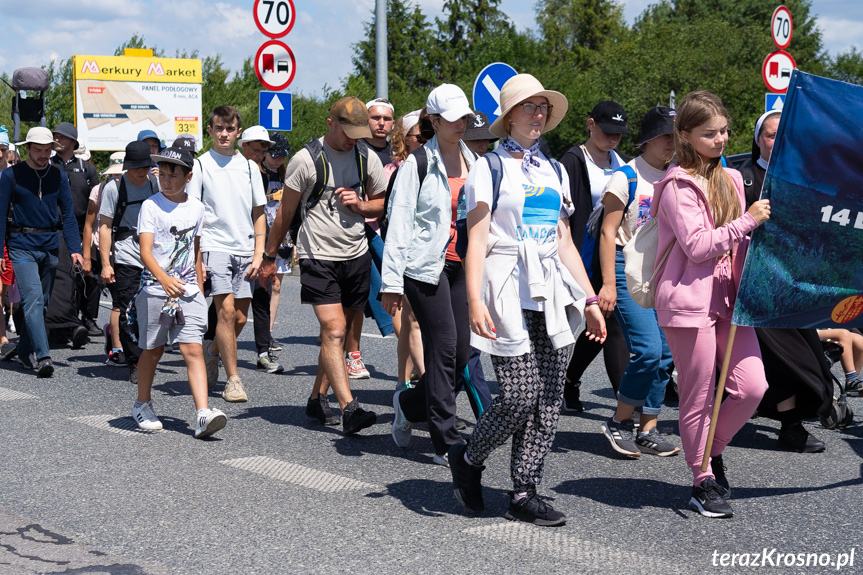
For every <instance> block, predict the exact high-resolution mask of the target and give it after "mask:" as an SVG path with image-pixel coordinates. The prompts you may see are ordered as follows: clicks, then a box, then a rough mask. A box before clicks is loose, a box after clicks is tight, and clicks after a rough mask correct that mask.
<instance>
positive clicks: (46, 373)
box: [36, 357, 54, 378]
mask: <svg viewBox="0 0 863 575" xmlns="http://www.w3.org/2000/svg"><path fill="white" fill-rule="evenodd" d="M52 375H54V362H53V361H51V358H50V357H43V358H42V359H40V360H39V361H38V362H36V377H40V378H43V377H51V376H52Z"/></svg>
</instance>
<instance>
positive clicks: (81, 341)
mask: <svg viewBox="0 0 863 575" xmlns="http://www.w3.org/2000/svg"><path fill="white" fill-rule="evenodd" d="M88 339H90V334H89V333H88V332H87V328H86V327H84V326H83V325H79V326H78V327H76V328H75V329H74V330H72V349H81V348H82V347H84V345H85V344H86V343H87V340H88Z"/></svg>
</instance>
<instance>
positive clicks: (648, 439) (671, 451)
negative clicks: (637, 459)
mask: <svg viewBox="0 0 863 575" xmlns="http://www.w3.org/2000/svg"><path fill="white" fill-rule="evenodd" d="M635 444H636V445H637V446H638V449H639V450H641V452H642V453H648V454H650V455H658V456H659V457H668V456H670V455H677V453H679V452H680V448H679V447H677V446H675V445H674V444H673V443H671V442H670V441H668V440H666V439H665V437H663V435H662V434H661V433H659V430H658V429H656V428H655V427H654V428H652V429H651V430H650V431H648V432H647V433H643V434H642V433H639V434H638V435H637V436H636V438H635Z"/></svg>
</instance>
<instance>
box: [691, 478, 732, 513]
mask: <svg viewBox="0 0 863 575" xmlns="http://www.w3.org/2000/svg"><path fill="white" fill-rule="evenodd" d="M689 508H690V509H692V510H693V511H698V512H699V513H701V514H702V515H704V516H705V517H711V518H716V519H720V518H727V517H733V516H734V511H733V510H732V509H731V505H729V504H728V502H727V501H725V498H724V497H722V494H721V493H720V487H719V484H717V483H716V480H714V479H713V478H712V477H708V478H707V479H705V480H704V481H702V482H701V485H698V486H696V487H693V488H692V497H691V498H690V499H689Z"/></svg>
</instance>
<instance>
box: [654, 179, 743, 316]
mask: <svg viewBox="0 0 863 575" xmlns="http://www.w3.org/2000/svg"><path fill="white" fill-rule="evenodd" d="M725 171H726V173H728V175H729V176H730V177H731V180H732V181H733V182H734V188H735V189H736V190H737V195H738V197H739V199H740V209H741V211H742V212H743V215H742V216H741V217H739V218H737V219H736V220H734V221H732V222H729V223H728V224H726V225H724V226H722V227H720V228H719V229H716V228H715V227H714V224H713V215H712V214H711V213H710V206H709V204H708V202H707V195H706V194H705V192H704V191H703V190H702V189H701V188H700V187H699V186H698V184H697V183H696V181H695V179H694V178H693V177H692V176H690V175H689V174H688V173H687V172H686V170H684V169H683V168H681V167H680V166H678V165H676V164H672V165H671V166H670V167H669V168H668V171H666V172H665V176H663V178H662V179H661V180H659V181H658V182H656V183H655V184H654V190H655V191H654V196H653V202H652V205H651V208H650V215H651V217H654V218H656V217H658V218H659V219H658V222H657V226H658V228H659V241H658V249H657V251H656V256H657V261H659V259H661V258H662V256H663V254H665V251H666V250H667V249H668V246H669V245H670V244H671V243H672V242H674V246H673V247H672V248H671V252H670V253H669V254H668V259H666V260H665V263H664V264H663V266H662V268H661V269H660V270H659V271H658V272H657V276H656V279H655V280H654V285H655V286H656V299H655V301H656V306H655V307H656V314H657V316H658V318H659V325H660V326H662V327H694V328H701V327H707V326H708V325H709V321H708V311H709V309H710V302H711V297H712V295H713V271H714V268H715V266H716V262H717V261H718V258H719V257H721V256H722V255H723V254H724V253H725V252H727V251H729V250H731V261H732V272H731V273H732V278H733V279H734V284H735V288H736V287H737V286H739V285H740V276H741V273H742V271H743V260H744V257H745V256H746V248H747V246H748V239H747V238H746V234H747V233H749V232H751V231H752V230H754V229H755V228H756V227H758V222H756V221H755V218H753V217H752V216H751V215H750V214H748V213H747V212H746V201H745V198H744V195H743V178H742V177H741V175H740V172H738V171H737V170H731V169H728V168H726V169H725ZM674 240H676V241H674Z"/></svg>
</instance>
